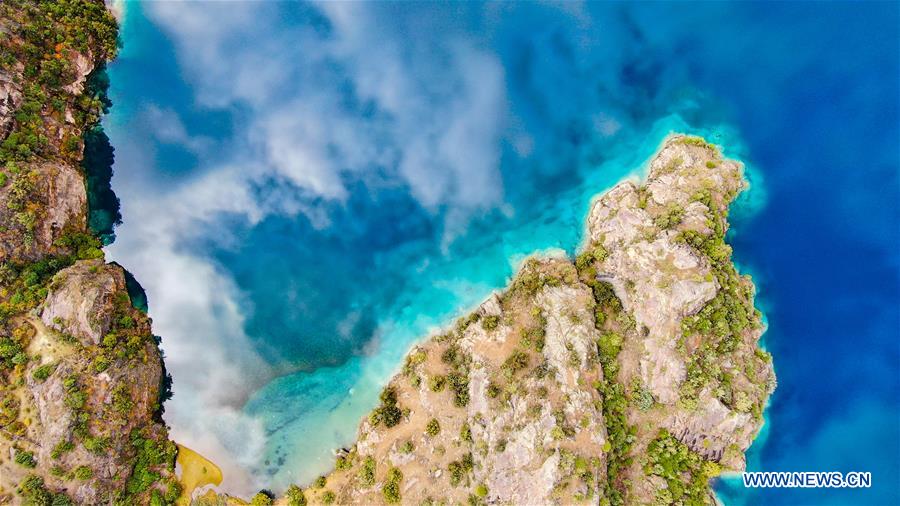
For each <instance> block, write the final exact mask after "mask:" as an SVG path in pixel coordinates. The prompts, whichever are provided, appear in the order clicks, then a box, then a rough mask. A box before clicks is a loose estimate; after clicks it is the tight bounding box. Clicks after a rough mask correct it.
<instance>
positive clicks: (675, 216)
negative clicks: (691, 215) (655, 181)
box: [653, 207, 684, 230]
mask: <svg viewBox="0 0 900 506" xmlns="http://www.w3.org/2000/svg"><path fill="white" fill-rule="evenodd" d="M682 219H684V209H682V208H680V207H672V208H671V209H668V210H666V212H665V213H663V214H661V215H659V216H657V217H656V218H654V219H653V224H654V225H656V226H657V227H659V228H661V229H663V230H667V229H670V228H673V227H675V226H676V225H678V224H679V223H681V220H682Z"/></svg>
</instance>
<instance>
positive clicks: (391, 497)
mask: <svg viewBox="0 0 900 506" xmlns="http://www.w3.org/2000/svg"><path fill="white" fill-rule="evenodd" d="M402 481H403V473H402V472H400V470H399V469H397V468H396V467H392V468H391V469H390V470H388V475H387V481H385V483H384V485H382V487H381V494H382V495H383V496H384V501H385V502H386V503H388V504H399V503H400V483H401V482H402Z"/></svg>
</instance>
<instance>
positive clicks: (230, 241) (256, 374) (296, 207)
mask: <svg viewBox="0 0 900 506" xmlns="http://www.w3.org/2000/svg"><path fill="white" fill-rule="evenodd" d="M123 11H124V19H123V26H122V40H123V48H122V51H121V53H120V56H119V58H118V60H116V61H115V62H114V63H113V64H112V65H111V66H110V77H111V83H112V87H111V90H110V95H111V98H112V101H113V103H114V106H113V109H112V113H111V115H110V116H108V117H107V118H106V120H105V123H104V126H105V128H106V130H107V133H108V134H109V137H110V139H111V142H112V145H113V146H114V147H115V148H116V162H115V167H114V169H115V176H114V178H113V188H114V189H115V191H116V193H117V195H118V196H119V198H120V199H121V201H122V215H123V219H124V223H123V224H122V225H121V226H119V227H118V228H117V230H116V234H117V239H116V242H114V243H113V244H112V245H111V246H109V247H108V248H107V251H108V255H109V257H110V259H112V260H115V261H117V262H119V263H121V264H122V265H124V266H125V267H126V268H128V269H129V270H130V271H131V272H132V273H134V275H135V277H136V278H137V279H138V280H139V281H140V282H141V284H142V285H143V287H144V288H145V289H146V292H147V295H148V299H149V308H150V314H151V316H152V317H153V321H154V331H155V332H156V333H158V334H159V335H161V336H162V347H163V350H164V352H165V355H166V364H167V368H168V370H169V371H170V372H171V373H172V375H173V377H174V397H173V399H172V400H170V401H169V402H168V403H167V404H166V412H165V419H166V420H167V422H168V423H169V424H170V425H171V426H172V434H173V437H175V438H176V440H178V441H179V442H180V443H183V444H185V445H187V446H189V447H191V448H193V449H195V450H197V451H200V452H201V453H203V454H204V455H206V456H208V457H210V458H212V459H213V460H215V461H216V462H217V463H219V464H220V465H221V466H222V467H223V470H224V471H225V479H226V487H225V488H226V489H227V490H231V491H233V492H237V493H243V494H245V495H246V494H248V493H250V492H252V491H255V490H257V489H259V488H261V487H268V488H273V489H275V490H278V489H283V488H284V487H285V486H286V485H287V484H288V483H291V482H294V481H296V482H302V483H308V482H309V481H311V480H312V479H313V478H314V477H315V476H317V475H318V474H319V473H322V472H324V471H326V470H327V469H328V467H329V466H330V465H331V463H332V462H333V457H332V453H331V452H332V450H333V449H334V448H337V447H340V446H346V445H348V444H351V443H352V441H353V438H354V434H355V429H356V426H357V424H358V421H359V419H360V418H361V417H362V416H363V415H364V414H365V413H367V412H368V410H370V409H371V408H372V407H373V406H374V405H375V404H376V402H377V394H378V392H379V391H380V389H381V387H382V386H383V384H384V383H385V382H386V381H387V379H388V378H389V377H390V375H391V374H392V373H393V372H394V371H395V370H396V369H397V367H398V366H399V364H400V363H401V360H402V357H403V355H404V353H405V352H406V351H407V350H408V348H409V347H410V346H411V345H412V344H414V343H415V342H416V341H417V339H420V338H422V336H425V335H427V334H428V333H429V332H432V331H434V330H435V329H437V328H440V327H441V326H442V325H446V324H447V323H449V322H450V321H451V320H452V319H453V318H454V317H456V316H459V315H461V314H463V313H464V312H465V311H466V310H467V309H468V308H471V307H473V306H474V305H476V304H477V303H478V302H479V301H481V300H482V299H483V298H485V297H486V296H487V295H488V294H489V293H490V292H491V291H492V290H495V289H498V288H501V287H502V286H504V285H505V283H506V281H507V280H508V279H509V277H510V275H511V274H512V273H513V271H514V269H515V266H516V265H517V263H518V262H519V261H521V259H522V258H523V257H524V256H526V255H529V254H533V253H536V252H545V253H550V254H559V253H565V254H572V253H573V252H574V251H576V250H577V248H578V246H579V243H580V241H581V238H582V231H583V223H582V221H583V219H584V217H585V215H586V212H587V209H588V205H589V202H590V199H591V198H592V197H593V196H594V195H596V194H597V193H599V192H601V191H603V190H604V189H607V188H609V187H610V186H612V185H613V184H615V183H616V182H617V181H619V180H620V179H621V178H623V177H626V176H629V175H640V174H641V170H642V164H643V163H644V162H645V161H646V160H647V158H648V157H650V156H652V154H653V152H654V151H655V150H656V148H657V147H658V146H659V144H660V142H661V141H662V140H663V139H664V138H665V136H666V135H668V134H669V133H671V132H674V131H679V132H688V133H696V134H701V135H706V136H707V137H708V138H709V139H710V140H712V141H713V142H715V143H717V144H720V145H722V146H723V148H724V151H725V154H726V155H727V156H731V157H736V158H740V159H741V160H743V161H744V162H745V163H746V164H747V166H748V175H749V177H750V178H751V182H752V188H751V190H750V191H749V192H747V193H745V194H744V195H743V196H742V197H741V198H740V200H739V201H738V203H736V204H735V207H734V209H733V213H732V221H733V229H732V230H731V232H730V241H731V243H732V244H733V246H734V250H735V258H736V261H737V262H738V263H739V265H740V268H741V270H742V271H743V272H749V273H751V274H752V275H753V277H754V279H755V281H756V283H757V287H758V291H759V296H758V299H757V305H758V306H759V307H760V308H761V309H762V310H763V311H764V313H765V314H766V317H767V320H768V325H769V327H768V331H767V332H766V334H765V336H764V341H765V345H766V347H767V349H768V350H769V351H771V352H772V354H773V355H774V360H775V369H776V373H777V375H778V389H777V390H776V392H775V394H774V396H773V397H772V399H771V403H770V406H769V409H768V410H767V420H768V423H767V425H766V427H765V429H764V435H763V436H762V437H760V438H759V439H758V440H757V442H756V443H755V444H754V446H753V447H752V448H751V451H750V454H749V457H750V463H749V468H750V469H751V470H768V471H843V472H846V471H871V472H872V475H873V477H872V480H873V487H872V488H871V489H866V490H777V489H773V490H765V491H753V490H747V489H744V488H743V486H742V485H741V484H740V483H739V482H737V481H733V480H722V481H720V482H718V483H717V484H716V490H717V492H718V494H719V496H720V497H721V498H722V500H723V501H724V502H725V503H726V504H729V505H731V504H735V505H737V504H873V505H874V504H898V503H900V367H898V364H900V254H898V246H900V210H898V199H900V179H898V173H900V162H898V157H900V145H898V139H900V126H898V125H900V107H898V100H900V85H898V79H900V67H898V61H900V49H898V44H900V33H898V31H900V29H898V26H900V22H898V21H900V12H898V4H897V3H874V2H872V3H866V2H862V3H842V2H828V3H824V2H823V3H765V4H748V3H729V4H720V3H702V4H660V3H634V4H618V3H598V4H574V3H566V4H560V5H552V4H513V3H488V4H478V3H466V4H455V5H441V4H433V3H416V4H405V3H382V4H349V3H332V4H304V3H296V2H283V3H282V2H272V3H264V2H247V3H243V2H234V3H228V4H224V3H220V2H208V3H207V2H191V3H184V4H181V3H172V2H159V3H147V4H142V3H127V4H125V8H124V9H123Z"/></svg>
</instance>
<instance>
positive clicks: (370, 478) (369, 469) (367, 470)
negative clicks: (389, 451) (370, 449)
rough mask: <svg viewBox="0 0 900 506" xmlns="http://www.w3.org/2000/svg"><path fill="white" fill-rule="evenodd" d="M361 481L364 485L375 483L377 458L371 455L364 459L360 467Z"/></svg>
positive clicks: (368, 485) (369, 485)
mask: <svg viewBox="0 0 900 506" xmlns="http://www.w3.org/2000/svg"><path fill="white" fill-rule="evenodd" d="M359 482H360V484H361V485H362V486H364V487H371V486H372V485H374V484H375V459H374V458H373V457H372V456H371V455H369V456H368V457H366V458H365V460H363V465H362V467H361V468H360V469H359Z"/></svg>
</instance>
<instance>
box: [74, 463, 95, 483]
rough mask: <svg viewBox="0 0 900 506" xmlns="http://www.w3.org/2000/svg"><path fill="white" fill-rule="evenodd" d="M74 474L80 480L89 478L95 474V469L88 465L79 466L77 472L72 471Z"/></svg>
mask: <svg viewBox="0 0 900 506" xmlns="http://www.w3.org/2000/svg"><path fill="white" fill-rule="evenodd" d="M72 476H74V477H75V479H78V480H82V481H83V480H89V479H91V478H92V477H93V476H94V471H92V470H91V468H90V467H88V466H78V467H77V468H75V472H74V473H72Z"/></svg>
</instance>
